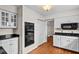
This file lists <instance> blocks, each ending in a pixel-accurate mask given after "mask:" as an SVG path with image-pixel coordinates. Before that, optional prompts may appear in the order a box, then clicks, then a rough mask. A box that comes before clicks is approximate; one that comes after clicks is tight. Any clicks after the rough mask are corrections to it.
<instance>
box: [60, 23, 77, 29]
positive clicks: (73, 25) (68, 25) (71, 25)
mask: <svg viewBox="0 0 79 59" xmlns="http://www.w3.org/2000/svg"><path fill="white" fill-rule="evenodd" d="M61 28H62V29H66V30H76V29H77V28H78V23H63V24H61Z"/></svg>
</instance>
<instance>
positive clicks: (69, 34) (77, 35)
mask: <svg viewBox="0 0 79 59" xmlns="http://www.w3.org/2000/svg"><path fill="white" fill-rule="evenodd" d="M54 35H63V36H75V37H79V34H78V33H59V32H55V34H54Z"/></svg>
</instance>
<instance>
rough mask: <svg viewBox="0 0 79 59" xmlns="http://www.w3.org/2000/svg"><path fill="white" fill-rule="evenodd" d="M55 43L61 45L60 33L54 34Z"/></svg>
mask: <svg viewBox="0 0 79 59" xmlns="http://www.w3.org/2000/svg"><path fill="white" fill-rule="evenodd" d="M53 45H54V46H57V47H60V36H59V35H53Z"/></svg>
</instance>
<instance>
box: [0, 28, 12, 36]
mask: <svg viewBox="0 0 79 59" xmlns="http://www.w3.org/2000/svg"><path fill="white" fill-rule="evenodd" d="M5 34H13V29H0V35H5Z"/></svg>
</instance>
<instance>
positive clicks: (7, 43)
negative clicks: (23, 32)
mask: <svg viewBox="0 0 79 59" xmlns="http://www.w3.org/2000/svg"><path fill="white" fill-rule="evenodd" d="M2 46H3V48H4V49H5V51H6V52H7V53H8V54H18V38H17V37H16V38H11V39H6V40H2Z"/></svg>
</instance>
